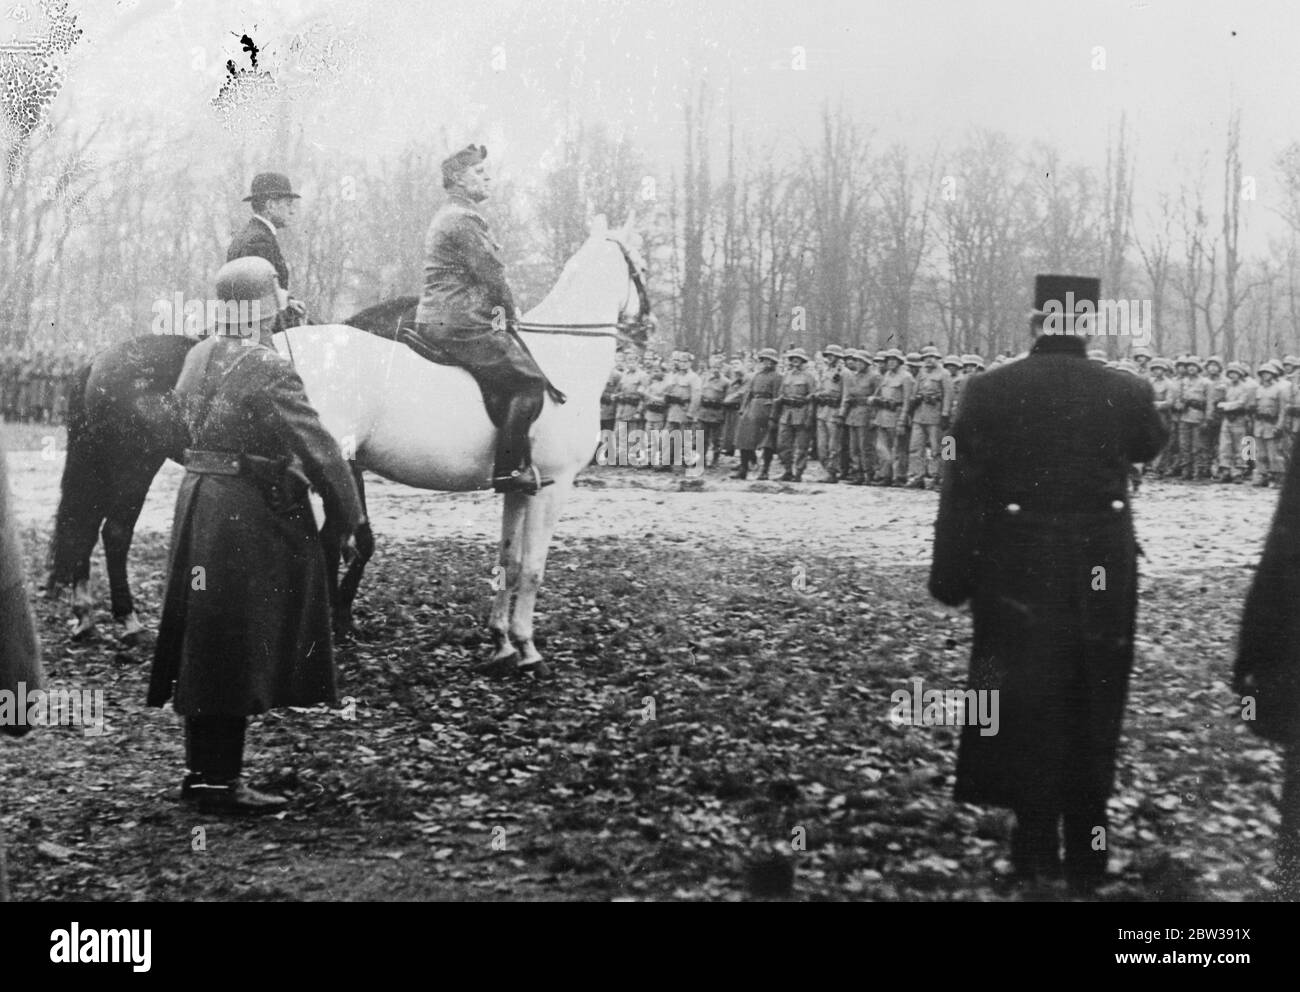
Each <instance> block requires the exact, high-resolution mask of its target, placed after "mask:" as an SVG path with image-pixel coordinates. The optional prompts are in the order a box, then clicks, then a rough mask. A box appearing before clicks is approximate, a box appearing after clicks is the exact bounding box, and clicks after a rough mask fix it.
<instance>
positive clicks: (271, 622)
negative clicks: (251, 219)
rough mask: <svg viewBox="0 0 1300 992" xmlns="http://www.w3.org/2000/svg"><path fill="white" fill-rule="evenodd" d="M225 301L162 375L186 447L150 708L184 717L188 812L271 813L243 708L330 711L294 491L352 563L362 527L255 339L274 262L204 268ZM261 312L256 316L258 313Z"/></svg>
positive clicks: (349, 485) (301, 513) (267, 324)
mask: <svg viewBox="0 0 1300 992" xmlns="http://www.w3.org/2000/svg"><path fill="white" fill-rule="evenodd" d="M217 297H218V299H219V300H221V301H222V302H223V303H227V304H236V305H238V304H252V303H255V304H257V307H256V308H249V307H243V306H235V307H231V308H230V311H234V310H238V311H239V312H238V314H237V315H236V314H235V313H233V312H227V313H226V314H225V315H224V316H219V318H218V321H217V324H216V326H215V328H214V330H215V333H213V334H212V335H210V336H209V337H207V338H206V339H205V340H204V341H202V342H201V343H199V344H198V345H196V346H195V347H194V348H192V349H191V350H190V352H189V354H188V355H187V356H186V358H185V365H184V367H183V369H182V370H181V374H180V378H179V380H178V381H177V384H176V390H175V392H176V397H177V399H178V401H179V403H180V404H181V407H182V409H183V411H184V417H185V421H186V424H187V426H188V428H189V435H190V438H191V445H192V447H191V448H190V449H189V450H187V451H186V453H185V468H186V474H185V477H184V479H183V480H182V482H181V487H180V492H179V494H178V496H177V500H176V515H175V521H174V523H173V527H172V541H171V554H170V563H169V568H168V577H167V588H166V594H165V598H164V603H163V614H162V621H161V623H160V624H159V628H158V641H157V646H156V649H155V653H154V663H153V670H152V676H151V679H150V685H149V696H148V704H149V705H150V706H162V705H163V704H164V703H166V702H167V701H168V700H172V701H173V704H174V707H175V711H176V712H177V713H179V714H180V715H181V716H183V717H184V718H185V739H186V752H187V764H188V766H189V770H190V774H189V775H188V776H187V777H186V779H185V782H184V785H183V787H182V790H181V797H182V799H183V800H185V801H190V802H197V803H198V805H199V806H200V808H202V809H210V810H215V811H222V812H234V813H264V812H273V811H275V810H276V809H277V808H279V807H282V806H284V802H285V801H284V800H283V799H282V798H280V797H276V796H267V795H263V794H261V793H259V792H256V791H255V790H253V789H251V788H249V787H248V786H246V785H244V784H243V783H242V781H241V773H242V766H243V749H244V732H245V726H246V722H247V718H248V717H249V716H252V715H255V714H258V713H263V712H265V711H266V710H268V709H272V708H274V707H280V706H312V705H315V704H318V703H327V704H330V705H337V699H336V696H337V692H336V675H335V670H334V656H333V643H332V640H331V632H330V602H329V590H330V582H329V579H328V576H327V574H326V567H325V557H324V554H323V553H322V550H321V541H320V536H319V533H318V531H317V528H316V520H315V517H314V515H313V512H312V506H311V502H310V501H309V499H308V497H307V492H308V483H310V484H311V485H312V486H314V487H315V489H316V491H317V492H318V493H319V494H320V495H321V498H322V499H323V500H324V503H325V512H326V520H325V526H326V527H328V528H332V529H333V530H334V531H335V533H336V534H337V535H338V537H339V539H340V542H341V543H342V544H343V546H344V549H345V557H348V558H350V557H351V554H352V553H353V552H354V551H355V548H356V544H355V540H354V539H353V537H352V535H353V534H355V532H356V531H357V530H358V528H359V527H361V526H362V524H364V522H365V515H364V511H363V508H362V504H361V499H360V497H359V495H358V494H357V490H356V486H355V484H354V483H353V479H352V473H351V471H350V470H349V468H348V464H347V462H346V461H344V459H343V455H342V452H340V450H339V446H338V443H337V442H336V441H335V440H334V438H332V437H331V436H330V435H329V434H328V433H327V432H326V430H325V428H324V427H323V426H322V425H321V422H320V418H319V417H318V416H317V414H316V411H315V410H314V409H313V408H312V406H311V404H310V402H309V401H308V399H307V395H306V393H305V392H304V389H303V384H302V380H301V379H300V378H299V377H298V374H297V372H295V371H294V368H293V366H292V365H291V364H290V363H289V362H288V361H287V360H285V359H284V358H281V357H280V356H279V355H278V354H276V352H275V350H274V349H273V348H271V347H269V342H270V335H271V333H272V332H273V331H274V330H275V329H276V327H277V326H278V325H279V324H280V322H281V317H280V314H279V307H280V296H279V293H278V285H277V280H276V274H275V269H274V268H273V266H272V265H271V263H270V262H268V261H266V260H265V259H262V258H251V257H246V258H239V259H236V260H235V261H233V262H228V263H227V264H226V265H225V266H224V267H223V268H222V269H221V271H220V272H219V273H218V274H217ZM258 309H260V312H256V311H257V310H258Z"/></svg>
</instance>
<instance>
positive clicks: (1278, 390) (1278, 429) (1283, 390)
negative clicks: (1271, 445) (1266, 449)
mask: <svg viewBox="0 0 1300 992" xmlns="http://www.w3.org/2000/svg"><path fill="white" fill-rule="evenodd" d="M1288 397H1289V390H1288V384H1287V383H1286V382H1285V381H1275V382H1271V383H1269V384H1268V385H1267V386H1259V387H1257V388H1256V389H1255V436H1256V437H1259V438H1264V439H1265V440H1267V439H1269V438H1274V437H1279V436H1280V435H1281V434H1282V430H1283V425H1282V418H1283V416H1284V415H1285V413H1286V404H1287V399H1288Z"/></svg>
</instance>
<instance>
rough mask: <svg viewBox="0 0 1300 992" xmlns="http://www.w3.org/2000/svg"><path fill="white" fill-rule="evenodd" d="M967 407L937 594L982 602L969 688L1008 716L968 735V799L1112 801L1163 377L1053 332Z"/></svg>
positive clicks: (981, 388)
mask: <svg viewBox="0 0 1300 992" xmlns="http://www.w3.org/2000/svg"><path fill="white" fill-rule="evenodd" d="M963 404H964V406H963V409H962V412H961V415H960V416H959V417H958V418H957V421H956V423H955V424H954V425H953V431H952V435H953V438H954V440H955V458H954V459H953V460H952V461H950V462H948V463H947V472H946V474H945V477H944V484H943V492H942V495H941V497H940V503H939V515H938V519H937V521H936V523H935V538H934V559H933V562H932V564H931V570H930V592H931V594H932V595H934V596H935V597H936V598H937V599H939V600H940V601H942V602H944V603H947V604H949V605H954V606H955V605H958V604H960V603H962V602H964V601H966V600H967V599H969V600H970V601H971V608H972V613H973V615H974V630H975V635H974V641H973V644H972V650H971V662H970V682H969V685H970V688H972V689H975V690H985V691H989V690H995V689H996V690H997V691H998V692H999V706H1000V711H1001V712H1000V728H999V730H998V732H997V733H996V734H994V735H992V736H982V735H981V734H980V733H979V730H980V728H979V727H978V726H976V725H974V724H968V725H967V726H965V727H964V728H963V731H962V737H961V745H960V750H959V752H958V759H957V786H956V790H955V798H956V799H957V800H958V801H960V802H977V803H990V804H995V805H1001V806H1009V807H1011V808H1013V809H1036V810H1041V811H1044V812H1049V813H1050V812H1064V811H1066V810H1067V809H1070V808H1074V807H1072V805H1071V804H1073V803H1078V802H1080V801H1082V802H1083V803H1084V804H1085V805H1086V804H1090V803H1096V802H1101V803H1104V802H1105V800H1106V797H1107V796H1108V795H1109V793H1110V790H1111V788H1112V786H1113V775H1114V767H1115V752H1116V746H1117V743H1118V740H1119V734H1120V727H1121V723H1122V718H1123V708H1124V698H1125V694H1126V692H1127V686H1128V675H1129V672H1130V671H1131V669H1132V664H1133V636H1134V625H1135V619H1136V613H1137V544H1136V540H1135V536H1134V533H1133V524H1132V516H1131V514H1130V512H1129V510H1128V507H1127V505H1126V503H1125V502H1124V501H1125V500H1126V499H1127V483H1128V476H1129V471H1130V467H1131V466H1132V465H1133V464H1135V463H1140V462H1148V461H1151V460H1152V459H1154V458H1155V456H1156V455H1157V454H1158V453H1159V451H1160V449H1161V447H1162V446H1163V444H1164V442H1165V440H1166V439H1167V437H1168V428H1167V427H1166V426H1165V425H1164V424H1163V423H1162V422H1161V420H1160V418H1159V416H1158V414H1157V413H1156V411H1155V408H1154V405H1153V403H1152V393H1151V387H1150V385H1149V384H1148V383H1146V382H1144V381H1143V380H1141V379H1139V378H1137V377H1135V376H1130V375H1129V374H1128V373H1126V372H1119V371H1115V370H1113V369H1107V368H1105V367H1104V366H1102V365H1100V364H1099V363H1097V362H1092V361H1089V360H1088V357H1087V352H1086V351H1085V346H1084V342H1083V340H1082V339H1081V338H1078V337H1074V336H1065V335H1051V336H1040V337H1039V338H1038V340H1037V341H1036V342H1035V344H1034V347H1033V349H1032V350H1031V352H1030V354H1029V356H1028V357H1027V358H1025V359H1024V360H1022V361H1017V362H1012V363H1010V364H1007V365H1004V366H1002V367H1000V368H998V369H995V370H992V371H989V372H986V373H984V374H983V375H980V376H978V377H976V379H975V380H974V381H972V382H971V383H970V385H969V386H968V387H967V389H966V395H965V397H964V399H963ZM1116 501H1119V505H1118V508H1116V505H1115V504H1116ZM1098 567H1100V568H1103V569H1104V570H1105V577H1106V586H1105V589H1104V590H1100V591H1099V590H1097V588H1096V586H1095V584H1094V581H1095V576H1096V575H1097V574H1098V573H1097V572H1096V569H1097V568H1098Z"/></svg>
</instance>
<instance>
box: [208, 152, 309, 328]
mask: <svg viewBox="0 0 1300 992" xmlns="http://www.w3.org/2000/svg"><path fill="white" fill-rule="evenodd" d="M300 199H302V197H301V196H299V194H297V193H295V192H294V191H293V186H292V185H291V184H290V183H289V177H288V176H285V175H282V174H280V173H279V172H259V173H258V174H257V175H255V176H254V177H253V188H252V190H251V191H250V192H249V194H248V196H246V197H244V202H245V203H247V204H249V205H250V206H251V207H252V209H253V216H252V217H250V218H249V219H248V223H247V224H246V225H245V226H244V229H243V230H242V231H240V232H239V233H238V234H236V235H235V238H234V240H233V241H231V242H230V247H229V248H228V249H227V250H226V261H227V262H233V261H234V260H235V259H237V258H246V257H248V256H250V255H256V256H258V257H259V258H264V259H266V260H267V261H268V262H270V263H271V264H272V265H273V266H275V276H276V278H277V279H279V280H280V288H281V289H282V290H284V291H285V292H286V293H287V292H289V266H288V263H286V262H285V260H284V254H283V253H282V252H281V251H280V242H279V240H278V238H277V232H278V231H280V230H281V229H283V228H286V227H288V226H289V225H290V224H291V223H292V222H293V219H294V217H295V215H296V214H297V212H298V201H299V200H300ZM288 311H289V314H291V315H292V317H293V318H294V319H293V320H290V319H288V318H286V321H285V322H286V323H301V322H302V321H303V320H304V319H305V317H306V315H307V308H306V306H304V305H303V304H302V303H301V302H299V301H298V300H295V299H292V298H290V299H289V304H288Z"/></svg>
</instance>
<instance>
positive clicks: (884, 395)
mask: <svg viewBox="0 0 1300 992" xmlns="http://www.w3.org/2000/svg"><path fill="white" fill-rule="evenodd" d="M919 357H920V356H919V355H918V358H919ZM903 361H904V358H903V353H902V352H901V351H899V350H898V349H897V348H891V349H890V350H889V351H886V352H885V373H884V375H882V376H881V377H880V384H879V385H878V386H877V387H876V394H875V395H874V396H873V397H871V405H872V406H873V407H875V410H876V415H875V419H874V420H873V422H872V426H873V427H875V428H876V473H877V475H876V478H875V480H874V483H875V484H877V485H884V486H888V485H900V486H901V485H903V484H904V483H905V482H906V481H907V480H906V478H905V477H904V475H903V467H902V465H901V464H900V459H901V457H902V449H903V448H904V446H905V444H906V442H905V440H904V439H903V436H902V431H903V425H904V424H905V423H906V420H905V418H906V410H907V405H908V404H909V403H910V402H911V401H912V391H913V389H915V387H916V382H915V380H914V379H913V378H912V376H911V374H910V373H909V372H908V371H907V370H906V369H905V368H903Z"/></svg>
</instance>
